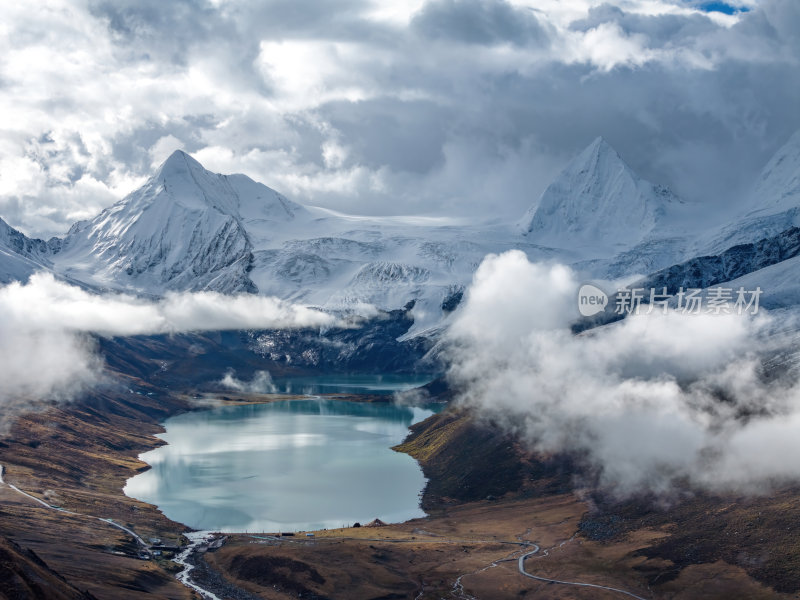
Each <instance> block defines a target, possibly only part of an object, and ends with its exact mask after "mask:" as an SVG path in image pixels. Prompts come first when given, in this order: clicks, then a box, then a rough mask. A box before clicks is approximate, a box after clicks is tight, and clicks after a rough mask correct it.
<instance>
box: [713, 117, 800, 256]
mask: <svg viewBox="0 0 800 600" xmlns="http://www.w3.org/2000/svg"><path fill="white" fill-rule="evenodd" d="M797 225H800V131H798V132H796V133H795V134H794V135H793V136H792V137H791V138H789V140H788V141H787V142H786V144H784V145H783V146H782V147H781V148H780V149H779V150H778V151H777V152H776V153H775V155H774V156H773V157H772V158H771V159H770V161H769V162H768V163H767V164H766V166H765V167H764V169H763V170H762V171H761V173H760V175H759V176H758V179H757V180H756V183H755V185H754V186H753V190H752V191H751V192H750V195H749V199H748V202H747V206H746V208H744V209H743V210H742V211H741V212H740V213H739V214H737V215H735V216H734V217H733V218H732V219H731V220H730V222H728V223H726V224H725V225H724V226H722V227H721V228H719V229H718V230H716V231H715V232H713V234H712V235H710V236H709V237H708V240H707V242H706V243H705V244H704V246H703V247H701V248H700V251H702V252H706V253H709V254H715V253H718V252H720V251H723V250H725V249H726V248H730V247H731V246H734V245H736V244H743V243H749V242H755V241H757V240H760V239H762V238H765V237H771V236H774V235H777V234H779V233H781V232H782V231H786V230H787V229H789V228H790V227H792V226H797Z"/></svg>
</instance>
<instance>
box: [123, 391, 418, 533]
mask: <svg viewBox="0 0 800 600" xmlns="http://www.w3.org/2000/svg"><path fill="white" fill-rule="evenodd" d="M362 383H364V382H362ZM423 383H424V382H423ZM388 385H394V382H392V383H390V384H388ZM398 385H399V383H398ZM378 387H379V388H380V386H378ZM380 389H383V388H380ZM362 393H363V392H362ZM370 393H374V390H373V391H372V392H370ZM431 414H432V411H430V410H427V409H422V408H411V407H407V406H398V405H395V404H390V403H379V404H373V403H355V402H344V401H340V400H332V399H325V398H316V397H309V398H305V399H297V400H286V401H278V402H273V403H271V404H258V405H247V406H223V407H218V408H213V409H210V410H200V411H195V412H190V413H185V414H182V415H178V416H176V417H172V418H170V419H168V420H167V421H166V422H165V423H164V426H165V428H166V433H163V434H161V435H160V436H159V437H161V438H162V439H163V440H164V441H166V442H167V445H165V446H162V447H160V448H157V449H155V450H152V451H150V452H146V453H144V454H142V455H141V457H140V458H141V459H142V460H143V461H145V462H146V463H148V464H149V465H151V467H152V468H151V469H149V470H148V471H145V472H144V473H141V474H139V475H136V476H135V477H133V478H131V479H129V480H128V482H127V485H126V486H125V490H124V491H125V493H126V494H127V495H128V496H131V497H134V498H138V499H139V500H143V501H145V502H149V503H151V504H155V505H156V506H158V507H159V508H160V509H161V510H162V511H163V512H164V514H165V515H166V516H167V517H169V518H170V519H172V520H174V521H178V522H180V523H184V524H185V525H188V526H190V527H192V528H195V529H202V530H215V531H226V532H279V531H307V530H314V529H323V528H334V527H342V526H345V525H352V524H353V523H354V522H357V521H358V522H361V523H366V522H369V521H371V520H372V519H375V518H379V519H381V520H383V521H386V522H401V521H405V520H408V519H411V518H415V517H422V516H424V515H425V513H424V512H423V511H422V510H421V509H420V508H419V500H420V494H421V492H422V490H423V488H424V487H425V478H424V476H423V474H422V470H421V468H420V467H419V465H418V464H417V462H416V461H415V460H414V459H413V458H411V457H410V456H408V455H405V454H400V453H398V452H395V451H393V450H391V447H392V446H394V445H395V444H398V443H400V442H402V441H403V439H404V438H405V436H406V435H407V433H408V427H409V425H411V424H412V423H415V422H417V421H420V420H422V419H424V418H426V417H427V416H429V415H431Z"/></svg>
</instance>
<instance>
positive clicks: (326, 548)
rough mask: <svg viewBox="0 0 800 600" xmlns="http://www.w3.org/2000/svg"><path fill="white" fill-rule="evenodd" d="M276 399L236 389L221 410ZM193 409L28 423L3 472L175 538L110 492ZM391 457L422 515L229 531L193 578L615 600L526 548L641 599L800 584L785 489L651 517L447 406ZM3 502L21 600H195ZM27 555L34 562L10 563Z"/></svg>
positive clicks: (55, 414)
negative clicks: (291, 531) (408, 466)
mask: <svg viewBox="0 0 800 600" xmlns="http://www.w3.org/2000/svg"><path fill="white" fill-rule="evenodd" d="M279 399H281V397H280V396H275V397H253V396H248V395H238V396H237V395H235V394H234V395H232V396H229V400H227V402H230V403H234V404H240V405H241V404H242V403H252V402H254V401H255V402H264V401H275V400H279ZM359 399H360V398H358V397H353V398H351V400H359ZM367 399H371V400H372V401H381V398H380V397H375V396H373V397H370V398H367ZM384 399H388V398H387V397H385V396H384ZM189 408H190V404H189V399H187V398H185V397H180V396H175V397H172V396H164V395H162V396H160V397H159V399H158V400H157V401H156V400H149V399H148V396H146V395H145V396H137V398H136V401H135V402H130V401H124V400H120V399H117V398H113V397H112V396H104V397H97V398H94V399H93V400H92V401H91V402H89V403H88V405H87V404H85V403H83V402H80V403H76V404H74V405H72V406H66V407H52V408H49V409H45V410H42V411H40V412H37V413H34V414H29V415H25V416H23V417H21V418H20V419H19V420H18V422H17V424H16V425H15V426H14V429H13V430H12V431H11V432H10V434H9V435H8V436H6V438H5V439H4V440H3V445H2V447H0V463H2V464H3V465H5V466H6V469H5V479H6V480H7V481H8V482H13V483H14V484H15V485H17V486H18V487H19V488H20V489H22V490H25V491H27V492H29V493H32V494H34V495H35V496H36V497H38V498H43V499H45V500H46V501H47V502H48V503H49V504H52V505H57V506H59V507H61V508H63V509H64V510H66V511H72V512H75V513H83V514H89V515H96V516H102V517H103V518H111V519H113V520H114V521H115V522H116V523H119V524H121V525H123V526H124V527H127V528H130V529H132V530H133V531H135V532H136V533H137V534H138V535H140V536H141V537H143V538H145V539H151V538H152V539H158V540H160V543H161V544H163V545H165V546H169V545H182V544H184V543H185V541H184V540H183V538H182V534H183V533H184V532H186V529H185V528H184V527H183V526H182V525H179V524H177V523H175V522H172V521H169V520H168V519H166V518H164V516H163V515H162V514H161V513H160V512H159V511H158V510H157V509H156V508H155V507H153V506H152V505H148V504H145V503H142V502H139V501H136V500H133V499H131V498H129V497H126V496H125V495H124V494H123V493H122V486H123V485H124V482H125V480H126V479H127V478H129V477H130V476H131V475H133V474H135V473H136V472H139V471H141V470H142V469H144V468H146V466H145V465H144V464H143V463H142V462H140V461H138V460H136V459H135V455H136V454H137V453H139V452H141V451H143V450H145V449H147V448H152V447H155V446H157V445H159V444H160V443H162V442H161V441H160V440H159V439H158V438H155V437H153V434H154V433H157V432H158V431H159V430H160V427H159V425H158V422H159V421H160V420H161V419H163V418H164V417H165V416H167V415H168V414H170V413H181V412H184V411H186V410H187V409H189ZM132 419H135V420H136V424H135V425H134V421H132ZM134 431H135V432H136V433H132V432H134ZM89 438H91V439H92V440H94V441H93V442H92V443H91V444H86V443H85V439H89ZM34 440H35V441H34ZM397 449H398V450H400V451H403V452H408V453H410V454H411V455H412V456H415V457H417V458H418V459H419V460H420V462H421V464H422V466H423V469H424V471H425V474H426V476H427V477H428V478H429V482H428V486H427V487H426V490H425V494H424V496H423V504H422V505H423V507H424V509H425V511H426V512H427V513H428V515H429V516H428V517H425V518H422V519H414V520H411V521H408V522H406V523H402V524H395V525H391V524H390V525H382V526H378V527H365V526H362V527H357V528H347V529H327V530H325V531H317V532H315V535H314V537H313V538H307V537H305V536H304V535H296V536H294V537H290V538H275V537H270V536H269V534H268V535H266V536H264V535H260V534H249V535H245V534H228V536H227V539H226V541H225V543H224V545H223V546H222V548H220V549H218V550H214V551H209V552H206V553H205V554H203V555H201V556H200V557H198V560H199V562H195V564H197V565H198V568H197V570H196V572H195V576H196V581H197V582H198V583H200V585H201V586H203V585H208V586H209V588H206V589H211V590H215V593H218V594H221V595H219V597H224V598H275V599H278V598H289V597H297V595H298V594H300V595H302V596H303V597H307V598H383V597H387V598H388V597H392V598H440V597H453V598H472V597H474V598H518V597H520V596H522V597H524V596H527V595H530V596H531V597H535V596H536V595H537V594H541V593H546V594H547V595H548V596H547V597H552V598H600V597H603V598H605V597H608V598H614V597H622V596H620V595H619V594H618V593H616V592H611V591H602V590H599V589H596V588H583V589H581V588H580V587H575V586H569V585H558V584H547V583H544V582H542V581H537V580H534V579H531V578H528V577H525V576H523V575H522V574H521V573H520V571H519V569H518V562H519V559H520V557H521V556H522V555H524V554H526V553H530V552H532V551H533V550H534V549H535V548H537V547H538V548H539V551H538V552H537V553H536V554H533V555H531V556H529V557H528V558H527V559H526V560H525V561H524V565H525V570H526V572H527V573H529V574H532V575H535V576H537V577H543V578H546V579H555V580H563V581H570V582H578V583H591V584H593V585H598V586H608V587H613V588H617V589H621V590H625V591H628V592H631V593H633V594H636V595H639V596H641V597H645V598H670V599H671V598H675V599H679V598H696V597H697V595H696V594H697V593H698V591H699V590H702V593H703V595H704V597H708V598H727V597H730V594H731V593H732V590H736V591H737V593H745V592H744V591H746V594H747V597H751V598H781V597H786V598H789V597H793V593H794V592H796V591H797V590H798V589H800V581H796V580H794V579H792V578H791V576H790V573H792V572H795V571H793V568H792V567H790V566H789V563H791V562H792V561H795V560H800V555H797V554H794V552H793V549H792V547H791V546H787V545H785V541H784V540H783V537H785V536H784V535H783V534H781V533H780V532H781V531H782V530H783V531H786V532H787V534H789V535H790V533H789V531H787V530H786V528H785V527H784V526H783V525H782V523H788V522H791V521H792V519H793V518H794V517H793V514H794V512H795V511H796V509H795V508H793V504H792V500H791V499H792V498H793V497H794V493H795V492H793V491H792V490H786V491H784V492H782V493H780V494H776V495H775V496H774V497H770V498H761V499H752V500H749V501H747V502H745V503H742V502H741V499H733V498H719V497H711V496H703V495H701V494H698V495H696V496H694V497H693V498H692V497H688V498H687V499H685V500H684V501H683V502H680V503H678V504H676V505H675V506H673V507H669V508H663V509H658V508H653V506H652V505H651V504H650V503H649V502H648V501H647V500H646V499H642V500H641V502H638V503H637V502H628V503H622V504H620V503H613V502H605V503H604V501H603V499H602V497H601V496H597V495H596V494H595V493H594V492H593V491H592V490H591V489H587V488H584V489H580V488H575V487H574V485H573V483H574V477H575V475H576V472H577V471H576V465H575V464H572V463H571V462H570V460H569V459H568V458H565V457H556V456H554V457H542V456H537V455H535V454H531V453H530V452H528V451H526V450H525V449H524V447H521V446H520V445H519V444H518V443H517V442H515V441H514V440H513V438H509V437H508V436H507V434H504V433H502V432H501V431H500V430H497V429H495V428H493V427H492V426H491V424H486V423H481V422H479V421H476V420H474V419H473V418H472V417H471V416H470V414H469V413H468V412H464V411H460V410H454V409H453V408H448V409H445V410H444V411H443V412H441V413H439V414H437V415H433V416H431V417H429V418H428V419H426V420H425V421H422V422H420V423H418V424H416V425H413V426H412V431H411V434H410V436H409V438H408V439H407V440H406V441H405V442H404V444H402V445H401V446H399V447H398V448H397ZM0 495H1V497H2V509H0V532H1V533H2V535H3V536H4V539H6V540H9V541H7V542H5V543H6V544H18V545H19V548H20V549H22V550H18V551H17V556H19V557H18V558H14V559H13V560H10V561H7V562H6V563H5V565H6V566H5V567H4V568H5V569H6V571H5V572H6V573H8V572H12V573H14V575H13V580H15V581H18V582H21V581H24V578H23V576H22V575H21V574H24V573H26V572H30V570H31V569H32V568H34V567H31V566H30V564H34V565H38V566H36V568H37V569H43V568H46V569H48V570H49V571H50V572H51V573H52V575H51V576H50V580H49V581H50V583H47V580H46V579H42V578H41V577H39V578H37V579H36V581H37V584H36V585H39V586H42V585H45V586H46V587H41V588H37V589H38V591H37V589H34V588H29V589H30V590H31V592H30V595H29V596H27V597H37V598H54V597H64V598H78V597H84V596H81V595H80V594H84V593H88V594H91V595H92V597H97V598H144V597H145V596H151V595H153V594H155V595H156V596H157V597H163V598H189V597H190V596H191V594H190V592H189V590H188V589H187V588H186V587H184V586H183V585H181V584H180V583H178V581H177V580H176V579H174V572H175V571H176V570H177V566H176V565H174V564H173V563H172V562H171V561H170V560H168V557H169V554H166V553H165V555H164V556H161V557H153V558H151V559H150V560H142V559H140V558H138V555H139V553H140V550H139V548H138V547H137V544H136V542H135V541H134V540H133V539H132V538H131V536H129V535H126V534H125V533H124V532H122V531H120V530H118V529H115V528H113V527H110V526H109V525H108V524H106V523H102V522H101V521H98V520H97V519H95V518H86V517H81V516H78V515H73V514H67V513H64V512H59V511H56V510H48V509H47V508H45V507H43V506H41V505H37V504H36V503H35V502H33V501H30V500H29V499H26V498H24V497H21V496H20V495H19V494H17V493H15V492H14V491H13V490H11V489H10V488H9V487H8V486H5V485H3V486H0ZM731 502H734V503H735V508H734V505H732V504H731ZM787 511H788V512H787ZM711 514H713V515H714V517H713V520H712V519H709V516H708V515H711ZM797 516H798V517H800V515H797ZM368 518H372V516H371V515H369V516H365V517H364V524H366V520H367V519H368ZM751 519H757V521H758V523H759V530H758V531H759V535H761V536H763V537H762V539H761V541H760V542H758V541H756V540H753V539H750V538H749V537H748V538H737V537H736V536H741V535H742V534H744V533H745V532H739V531H738V530H739V529H740V528H747V527H748V525H747V523H748V522H749V521H750V520H751ZM715 520H716V522H715ZM678 522H680V523H681V524H682V525H681V526H680V527H676V523H678ZM734 529H736V530H737V533H736V534H734V537H733V538H731V533H732V532H733V531H734ZM745 531H746V529H745ZM737 539H742V540H743V541H744V540H746V542H745V544H744V545H743V546H742V545H739V544H737ZM11 540H13V541H11ZM737 547H738V548H739V550H738V551H737V550H736V548H737ZM744 548H747V550H746V552H747V555H743V554H742V552H743V549H744ZM701 549H703V550H702V551H700V550H701ZM28 550H31V551H33V552H35V553H36V557H37V558H36V559H33V558H28V559H25V558H22V556H24V552H27V551H28ZM698 551H699V552H698ZM39 560H41V561H44V565H45V566H42V565H41V564H39V563H38V562H36V561H39ZM31 561H33V562H31ZM787 561H789V563H787ZM62 577H63V579H61V578H62ZM19 585H23V584H22V583H19ZM773 586H775V587H777V588H778V589H782V590H783V591H784V592H786V595H784V594H781V593H779V592H778V591H776V590H775V589H774V588H773ZM235 590H238V591H235ZM345 590H346V591H345ZM86 597H87V598H88V597H89V596H86Z"/></svg>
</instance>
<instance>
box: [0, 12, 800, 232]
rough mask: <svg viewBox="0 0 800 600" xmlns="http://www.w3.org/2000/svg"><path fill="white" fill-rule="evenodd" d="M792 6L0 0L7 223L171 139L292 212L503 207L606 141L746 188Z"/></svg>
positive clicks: (794, 70) (764, 136)
mask: <svg viewBox="0 0 800 600" xmlns="http://www.w3.org/2000/svg"><path fill="white" fill-rule="evenodd" d="M798 32H800V3H798V2H797V1H796V0H731V1H730V2H727V3H722V2H694V1H687V0H615V1H613V2H602V1H601V0H535V1H534V0H482V1H480V2H477V1H475V2H468V1H459V0H427V1H426V0H337V1H330V2H324V3H321V2H310V1H309V0H267V1H263V0H262V1H246V0H242V1H234V0H174V1H171V2H161V1H153V0H131V1H129V2H128V1H124V0H120V1H116V0H115V1H113V2H111V1H102V0H71V1H70V0H42V1H40V2H36V3H21V2H3V3H0V128H1V129H2V134H1V135H0V217H2V218H3V219H5V220H6V221H7V222H8V223H9V224H11V225H12V226H15V227H17V228H19V229H21V230H22V231H23V232H25V233H27V234H29V235H34V236H37V237H48V236H50V235H59V234H63V233H65V232H66V230H67V229H68V228H69V226H70V225H71V224H72V223H74V222H75V221H77V220H80V219H86V218H91V217H92V216H94V215H96V214H97V213H98V212H99V211H100V210H101V209H102V208H104V207H106V206H108V205H110V204H112V203H113V202H115V201H117V200H118V199H120V198H122V197H123V196H124V195H126V194H127V193H129V192H131V191H133V190H134V189H136V188H137V187H138V186H140V185H141V184H142V183H144V181H145V180H146V178H147V177H148V176H149V175H150V174H152V173H153V171H154V170H155V168H156V167H157V166H158V164H160V162H161V161H163V160H164V159H165V158H166V157H167V156H168V155H169V154H170V153H171V152H172V151H173V150H175V149H178V148H180V149H184V150H186V151H187V152H189V153H191V154H192V155H193V156H194V157H195V158H197V159H198V160H199V161H200V162H201V163H203V164H204V166H206V168H208V169H210V170H213V171H216V172H222V173H234V172H240V173H245V174H247V175H249V176H250V177H252V178H254V179H256V180H258V181H261V182H263V183H265V184H267V185H269V186H270V187H273V188H274V189H277V190H278V191H280V192H282V193H284V194H286V195H288V196H289V197H290V198H292V199H293V200H296V201H298V202H302V203H305V204H312V205H318V206H324V207H327V208H332V209H335V210H340V211H344V212H354V213H360V214H373V215H386V214H432V215H452V216H459V217H463V216H467V217H476V218H488V217H494V218H515V217H519V216H521V215H522V214H523V213H524V212H525V210H526V209H527V208H528V207H529V206H530V205H531V204H532V203H534V202H536V200H537V199H538V197H539V195H540V194H541V192H542V191H543V190H544V188H545V187H546V186H547V184H548V183H549V182H550V181H551V179H552V178H553V177H554V176H555V175H556V174H557V173H558V171H559V170H560V169H561V168H562V167H563V166H564V165H565V164H566V162H567V161H569V159H570V158H572V157H573V156H574V155H576V154H577V153H578V152H580V150H581V149H583V148H584V147H585V146H586V145H588V144H589V143H591V141H592V140H593V139H594V138H596V137H597V136H598V135H602V136H603V137H605V138H606V140H608V142H609V143H610V144H611V145H612V146H614V147H615V148H616V149H617V151H618V152H619V153H620V154H621V155H622V157H623V158H624V159H625V160H626V161H627V162H628V163H629V164H630V166H631V167H632V168H633V169H634V170H635V171H637V172H638V173H639V174H640V175H642V176H643V177H645V178H647V179H649V180H650V181H653V182H654V183H660V184H664V185H668V186H670V187H671V188H672V189H673V190H674V191H675V192H676V193H678V194H679V195H680V196H682V197H683V198H685V199H686V200H687V201H689V202H702V203H707V204H708V205H709V206H713V207H715V208H716V207H719V208H720V209H724V208H725V207H728V206H730V205H732V204H735V203H737V202H740V201H742V199H743V198H745V197H746V195H747V190H749V188H750V186H751V185H752V183H753V180H754V178H755V177H756V175H757V173H758V172H759V170H760V169H761V168H762V167H763V165H764V164H765V163H766V161H767V160H768V159H769V157H770V156H771V155H772V153H774V152H775V150H777V148H778V147H780V146H781V145H782V144H783V143H784V142H785V141H786V140H787V139H788V138H789V137H790V136H791V134H792V133H793V132H794V131H796V130H798V129H800V110H798V109H797V105H798V99H799V98H800V65H799V64H798V61H799V60H800V35H798Z"/></svg>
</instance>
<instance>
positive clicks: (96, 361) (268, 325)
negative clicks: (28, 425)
mask: <svg viewBox="0 0 800 600" xmlns="http://www.w3.org/2000/svg"><path fill="white" fill-rule="evenodd" d="M0 314H2V315H3V318H2V319H0V417H2V419H0V425H6V424H7V421H6V419H7V418H8V416H9V415H10V414H14V411H15V410H17V409H20V408H22V407H25V408H30V407H32V406H35V405H36V403H37V402H40V401H49V400H64V399H70V398H73V397H75V396H76V395H77V394H79V393H81V392H83V391H85V390H86V389H88V388H90V387H91V386H93V385H96V384H97V383H98V382H101V381H102V380H103V378H104V373H103V361H102V359H101V358H100V356H99V355H98V354H97V353H96V351H95V344H94V341H93V339H94V338H93V337H92V336H96V335H100V336H130V335H147V334H161V333H181V332H196V331H218V330H235V329H286V328H301V327H321V326H328V325H332V324H334V323H335V322H336V319H335V318H334V317H332V316H331V315H328V314H326V313H322V312H320V311H317V310H313V309H309V308H306V307H303V306H298V305H293V304H289V303H287V302H283V301H281V300H278V299H275V298H269V297H264V296H246V295H241V296H223V295H221V294H217V293H213V292H199V293H192V294H190V293H184V294H169V295H167V296H166V297H165V298H164V299H163V300H160V301H158V302H150V301H145V300H141V299H138V298H134V297H132V296H126V295H121V294H119V295H118V294H107V295H96V294H91V293H89V292H87V291H85V290H83V289H81V288H78V287H75V286H72V285H69V284H67V283H64V282H61V281H58V280H56V279H54V278H53V276H52V275H50V274H44V273H39V274H35V275H33V276H31V278H30V280H29V282H28V283H26V284H23V283H11V284H9V285H6V286H4V287H0ZM262 379H263V378H262ZM231 381H233V380H231ZM260 381H261V380H258V381H254V382H251V383H250V384H248V385H249V386H251V387H252V386H255V385H257V384H259V382H260ZM261 383H263V382H261Z"/></svg>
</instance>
